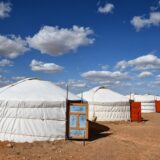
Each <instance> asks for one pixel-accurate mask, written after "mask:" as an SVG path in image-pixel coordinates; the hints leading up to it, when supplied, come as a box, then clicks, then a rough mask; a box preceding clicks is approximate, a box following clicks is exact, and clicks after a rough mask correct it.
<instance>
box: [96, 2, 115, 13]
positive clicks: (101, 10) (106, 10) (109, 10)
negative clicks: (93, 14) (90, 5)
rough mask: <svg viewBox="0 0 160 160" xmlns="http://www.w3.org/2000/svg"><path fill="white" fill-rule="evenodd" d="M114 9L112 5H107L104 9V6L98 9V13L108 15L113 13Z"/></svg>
mask: <svg viewBox="0 0 160 160" xmlns="http://www.w3.org/2000/svg"><path fill="white" fill-rule="evenodd" d="M114 8H115V7H114V5H113V4H112V3H106V4H105V5H104V6H103V7H102V6H100V7H98V12H99V13H105V14H108V13H112V12H113V9H114Z"/></svg>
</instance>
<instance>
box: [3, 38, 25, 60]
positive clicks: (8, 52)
mask: <svg viewBox="0 0 160 160" xmlns="http://www.w3.org/2000/svg"><path fill="white" fill-rule="evenodd" d="M26 51H28V48H27V47H26V42H25V41H24V40H22V39H21V37H16V36H14V35H11V36H2V35H0V56H4V57H8V58H16V57H17V56H19V55H22V54H24V52H26Z"/></svg>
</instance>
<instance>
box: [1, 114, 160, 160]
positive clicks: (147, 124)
mask: <svg viewBox="0 0 160 160" xmlns="http://www.w3.org/2000/svg"><path fill="white" fill-rule="evenodd" d="M143 118H144V121H143V122H141V123H136V122H133V123H130V122H116V123H111V122H110V123H109V122H105V123H100V124H98V125H97V124H92V127H91V128H90V133H94V134H92V135H91V137H92V138H91V140H90V141H89V142H87V144H86V145H85V146H84V145H83V142H81V141H57V142H36V143H32V144H29V143H24V144H15V143H8V142H0V160H8V159H10V160H20V159H22V160H70V159H73V160H82V159H83V160H160V113H159V114H158V113H152V114H150V113H149V114H143ZM93 130H94V132H93Z"/></svg>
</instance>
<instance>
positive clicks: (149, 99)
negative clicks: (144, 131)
mask: <svg viewBox="0 0 160 160" xmlns="http://www.w3.org/2000/svg"><path fill="white" fill-rule="evenodd" d="M127 97H128V98H129V99H131V100H134V101H135V102H141V112H142V113H150V112H155V96H154V95H149V94H144V95H140V94H130V95H128V96H127Z"/></svg>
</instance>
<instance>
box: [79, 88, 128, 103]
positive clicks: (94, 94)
mask: <svg viewBox="0 0 160 160" xmlns="http://www.w3.org/2000/svg"><path fill="white" fill-rule="evenodd" d="M79 96H81V94H79ZM83 99H84V100H87V101H88V102H102V103H105V102H128V101H129V99H128V98H127V97H125V96H123V95H121V94H119V93H117V92H115V91H112V90H110V89H108V88H106V87H95V88H93V89H91V90H89V91H86V92H83Z"/></svg>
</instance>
